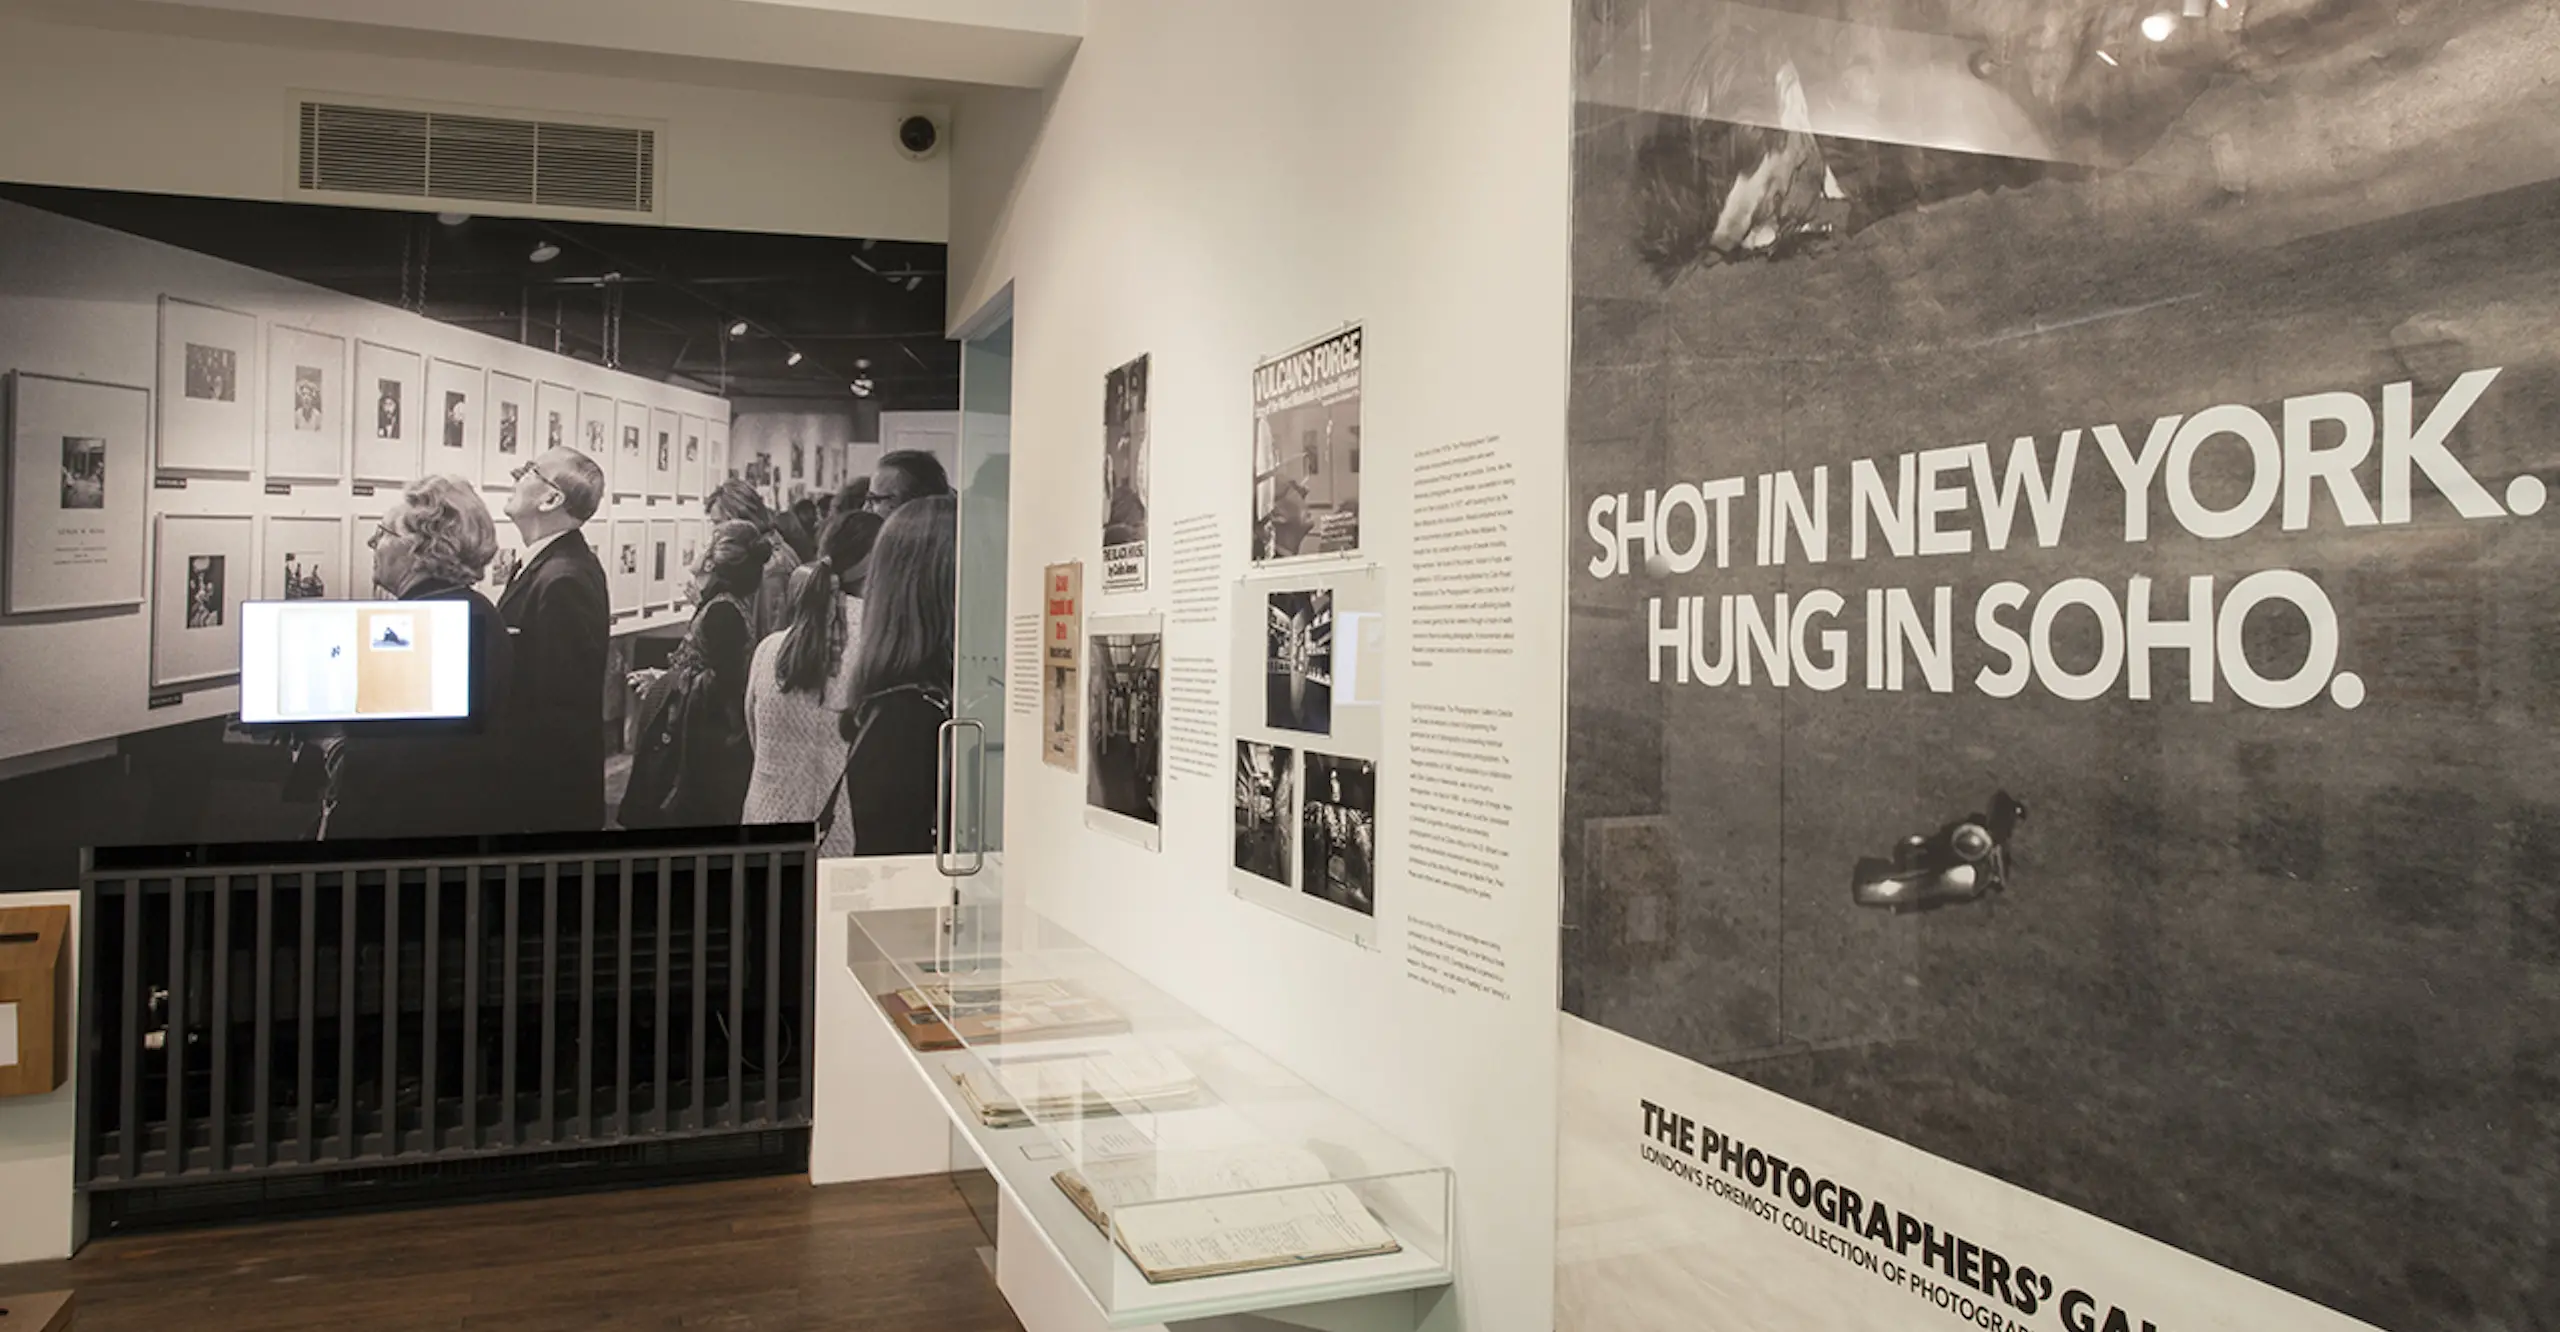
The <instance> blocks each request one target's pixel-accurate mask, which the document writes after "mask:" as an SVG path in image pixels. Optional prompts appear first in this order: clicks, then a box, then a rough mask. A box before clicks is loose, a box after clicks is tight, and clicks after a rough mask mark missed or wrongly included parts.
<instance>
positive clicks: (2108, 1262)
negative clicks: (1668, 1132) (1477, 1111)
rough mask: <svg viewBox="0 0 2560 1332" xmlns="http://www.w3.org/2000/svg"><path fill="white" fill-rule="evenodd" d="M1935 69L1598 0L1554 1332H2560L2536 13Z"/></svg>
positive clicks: (2546, 164)
mask: <svg viewBox="0 0 2560 1332" xmlns="http://www.w3.org/2000/svg"><path fill="white" fill-rule="evenodd" d="M1906 17H1907V16H1905V15H1900V14H1896V13H1894V12H1893V9H1892V7H1891V6H1885V5H1870V4H1851V5H1847V6H1839V5H1828V6H1813V5H1804V4H1797V3H1782V4H1776V5H1749V6H1745V5H1727V4H1722V3H1715V2H1714V0H1618V2H1617V3H1608V4H1590V5H1581V6H1576V19H1575V23H1576V27H1577V29H1578V33H1577V43H1576V45H1577V55H1576V59H1575V67H1576V70H1577V76H1576V78H1577V98H1576V101H1577V105H1576V108H1575V134H1574V138H1573V154H1574V169H1573V176H1572V180H1573V190H1574V193H1573V198H1572V201H1571V203H1572V219H1573V223H1572V225H1573V264H1572V273H1573V283H1574V321H1573V338H1572V345H1571V356H1572V381H1571V382H1572V389H1571V393H1572V400H1571V406H1570V413H1569V424H1568V434H1567V456H1568V460H1569V464H1570V466H1569V483H1568V489H1567V493H1566V495H1565V496H1564V508H1565V511H1566V513H1567V514H1568V515H1569V516H1570V518H1569V530H1570V532H1571V539H1570V541H1569V543H1568V545H1567V547H1566V548H1565V550H1564V551H1562V552H1561V556H1562V566H1561V572H1562V574H1563V576H1564V577H1565V578H1566V580H1567V585H1568V588H1569V614H1570V619H1569V622H1568V623H1569V629H1568V635H1567V640H1566V643H1565V645H1564V646H1565V651H1566V657H1567V659H1568V661H1569V672H1568V678H1567V707H1568V711H1567V716H1566V718H1565V728H1564V731H1565V736H1566V751H1567V757H1566V762H1567V771H1568V772H1569V773H1570V774H1571V778H1570V780H1568V781H1567V782H1565V783H1564V785H1563V788H1562V799H1563V819H1562V828H1561V833H1562V849H1563V852H1564V854H1563V857H1562V864H1563V867H1564V885H1565V903H1564V915H1565V918H1566V919H1567V920H1569V921H1571V922H1572V923H1573V925H1572V928H1570V929H1567V930H1565V931H1564V932H1563V933H1562V936H1561V938H1562V944H1563V954H1562V959H1561V961H1562V980H1563V990H1562V1000H1563V1006H1564V1008H1565V1010H1566V1013H1567V1014H1568V1018H1567V1022H1566V1029H1567V1031H1568V1033H1569V1036H1568V1040H1567V1045H1566V1051H1567V1058H1566V1059H1565V1061H1564V1080H1565V1084H1566V1087H1567V1108H1566V1110H1565V1113H1564V1121H1565V1124H1564V1135H1563V1139H1564V1141H1563V1146H1562V1157H1561V1161H1562V1167H1561V1170H1560V1185H1559V1194H1560V1205H1561V1207H1562V1209H1563V1210H1564V1211H1565V1213H1566V1214H1567V1215H1568V1216H1578V1217H1580V1218H1582V1220H1583V1222H1584V1223H1585V1224H1587V1225H1588V1226H1589V1227H1591V1229H1589V1230H1587V1231H1576V1230H1575V1229H1574V1228H1573V1227H1572V1226H1571V1225H1570V1224H1569V1225H1568V1227H1567V1231H1566V1234H1565V1236H1564V1242H1563V1246H1562V1247H1563V1248H1564V1249H1566V1250H1567V1251H1573V1252H1577V1254H1578V1256H1577V1257H1575V1258H1574V1259H1572V1260H1570V1261H1568V1262H1567V1263H1565V1264H1564V1265H1563V1266H1562V1268H1561V1269H1560V1271H1559V1274H1558V1283H1557V1284H1558V1296H1559V1298H1558V1317H1557V1326H1558V1328H1559V1329H1560V1332H1667V1330H1669V1329H1684V1330H1685V1329H1688V1328H1693V1327H1696V1326H1697V1325H1698V1322H1699V1316H1698V1312H1697V1311H1698V1310H1699V1309H1700V1308H1701V1307H1706V1302H1707V1301H1709V1300H1712V1301H1713V1302H1714V1306H1715V1307H1717V1308H1718V1309H1719V1310H1720V1314H1721V1316H1722V1317H1724V1318H1726V1319H1729V1320H1730V1321H1731V1323H1732V1324H1733V1325H1735V1326H1761V1327H1793V1326H1820V1327H1825V1328H1832V1329H1841V1330H1842V1332H1899V1329H1903V1328H1908V1327H1912V1326H1915V1325H1916V1321H1917V1320H1920V1319H1922V1318H1936V1319H1939V1320H1940V1321H1947V1320H1946V1318H1945V1316H1944V1315H1942V1314H1920V1313H1914V1312H1913V1311H1912V1305H1911V1302H1910V1300H1911V1296H1910V1292H1909V1290H1907V1289H1897V1288H1896V1286H1895V1283H1889V1282H1876V1281H1873V1280H1872V1279H1871V1278H1870V1277H1869V1276H1868V1275H1866V1274H1864V1273H1861V1272H1860V1271H1859V1270H1858V1269H1857V1268H1856V1267H1855V1266H1854V1265H1851V1264H1846V1263H1842V1262H1840V1261H1838V1260H1837V1259H1836V1258H1835V1257H1833V1256H1831V1255H1828V1254H1825V1253H1824V1251H1823V1250H1821V1249H1819V1248H1816V1247H1814V1246H1808V1245H1804V1244H1802V1243H1801V1242H1799V1241H1798V1240H1796V1239H1793V1238H1790V1237H1789V1235H1788V1233H1787V1229H1786V1228H1784V1227H1780V1226H1775V1225H1767V1224H1766V1222H1765V1221H1763V1220H1762V1219H1760V1218H1755V1217H1752V1216H1749V1215H1747V1214H1741V1213H1736V1215H1735V1216H1734V1217H1731V1218H1728V1217H1726V1216H1724V1215H1722V1213H1723V1212H1731V1211H1733V1210H1734V1209H1729V1208H1721V1207H1720V1205H1719V1204H1717V1203H1716V1202H1715V1201H1714V1200H1713V1196H1712V1194H1711V1193H1710V1194H1706V1195H1701V1194H1700V1193H1699V1192H1698V1190H1696V1189H1695V1188H1693V1187H1691V1185H1690V1183H1689V1182H1687V1181H1684V1180H1682V1179H1680V1178H1678V1177H1675V1176H1671V1175H1668V1174H1666V1173H1665V1172H1664V1171H1663V1170H1661V1169H1660V1168H1659V1167H1658V1166H1656V1165H1655V1164H1653V1163H1651V1162H1649V1161H1647V1160H1644V1159H1641V1158H1639V1157H1638V1156H1637V1155H1636V1153H1635V1151H1634V1150H1633V1149H1634V1147H1635V1133H1636V1129H1635V1127H1634V1124H1633V1120H1634V1108H1635V1106H1636V1104H1637V1101H1638V1099H1639V1098H1646V1099H1650V1100H1652V1101H1653V1102H1654V1103H1655V1104H1657V1105H1677V1106H1678V1107H1679V1113H1680V1114H1681V1115H1683V1116H1692V1117H1695V1118H1696V1119H1697V1121H1698V1122H1699V1123H1700V1124H1701V1126H1704V1125H1707V1124H1713V1125H1714V1126H1715V1127H1716V1128H1717V1129H1718V1130H1720V1131H1721V1132H1723V1133H1725V1134H1727V1135H1730V1136H1732V1137H1747V1138H1748V1140H1749V1142H1750V1144H1751V1146H1752V1147H1754V1148H1757V1149H1766V1150H1768V1151H1770V1152H1771V1153H1773V1154H1782V1155H1784V1156H1785V1157H1786V1158H1787V1159H1788V1160H1790V1161H1793V1162H1799V1163H1801V1164H1802V1165H1803V1166H1804V1167H1805V1168H1806V1169H1807V1170H1810V1171H1813V1172H1814V1173H1815V1174H1816V1175H1817V1176H1818V1175H1820V1174H1821V1173H1822V1172H1823V1171H1826V1170H1828V1171H1832V1172H1837V1173H1836V1174H1835V1177H1836V1178H1838V1179H1839V1180H1840V1182H1842V1183H1844V1184H1845V1183H1848V1182H1849V1181H1850V1172H1852V1171H1855V1172H1857V1173H1858V1174H1859V1175H1861V1176H1866V1177H1876V1178H1886V1179H1895V1180H1898V1181H1905V1183H1902V1184H1897V1186H1896V1196H1895V1197H1894V1198H1893V1199H1892V1205H1893V1206H1894V1207H1895V1208H1897V1209H1901V1214H1902V1215H1905V1216H1911V1215H1922V1216H1928V1217H1930V1218H1932V1220H1933V1223H1934V1224H1935V1225H1936V1226H1937V1227H1938V1228H1939V1233H1940V1234H1941V1235H1946V1234H1952V1233H1962V1234H1963V1235H1964V1236H1965V1237H1966V1240H1967V1241H1969V1242H1971V1243H1973V1244H1976V1245H1978V1246H1980V1247H1981V1248H1983V1249H1984V1250H1986V1251H1997V1252H1999V1253H2000V1254H2002V1255H2004V1256H2005V1259H2006V1260H2007V1261H2008V1262H2009V1263H2010V1264H2013V1265H2019V1266H2031V1267H2032V1268H2033V1269H2034V1270H2035V1271H2036V1272H2037V1273H2038V1274H2039V1275H2051V1276H2052V1277H2053V1278H2054V1279H2055V1281H2056V1293H2055V1300H2056V1301H2057V1302H2058V1304H2042V1305H2040V1307H2038V1308H2035V1309H2028V1308H2025V1307H2023V1305H2022V1304H2021V1303H2020V1302H2019V1301H2017V1300H2015V1299H2013V1298H2009V1299H2004V1298H2002V1296H2001V1294H2000V1293H1999V1292H1992V1299H1991V1300H1990V1301H1989V1302H1988V1303H1986V1304H1985V1306H1984V1307H1985V1309H1986V1311H1989V1312H1993V1313H1996V1314H1998V1315H1999V1316H2000V1317H2002V1318H2005V1319H2007V1320H2008V1321H2012V1322H2022V1323H2024V1322H2039V1321H2043V1320H2045V1319H2046V1318H2047V1317H2048V1315H2049V1314H2058V1316H2059V1318H2060V1321H2061V1323H2062V1324H2064V1325H2070V1324H2072V1323H2074V1322H2075V1320H2077V1321H2084V1322H2087V1323H2089V1324H2090V1325H2092V1326H2101V1327H2110V1326H2116V1325H2124V1326H2130V1327H2133V1328H2135V1329H2139V1328H2141V1327H2143V1326H2146V1325H2156V1326H2158V1327H2160V1328H2163V1329H2165V1328H2169V1327H2172V1326H2181V1325H2183V1326H2209V1325H2222V1326H2229V1327H2234V1328H2239V1327H2282V1328H2286V1329H2289V1330H2297V1329H2298V1330H2300V1332H2347V1330H2348V1329H2366V1328H2372V1327H2382V1328H2390V1329H2394V1332H2472V1330H2473V1329H2480V1328H2525V1327H2540V1326H2560V1245H2556V1244H2555V1242H2554V1240H2555V1235H2556V1234H2560V1232H2555V1230H2554V1227H2553V1217H2554V1216H2555V1215H2560V1211H2555V1204H2560V1117H2555V1116H2554V1115H2553V1114H2552V1113H2551V1107H2552V1104H2553V1097H2552V1094H2551V1088H2552V1086H2553V1085H2554V1077H2555V1071H2560V1054H2556V1053H2555V1052H2560V910H2555V909H2554V905H2553V903H2554V900H2555V899H2554V897H2553V895H2552V894H2551V892H2550V891H2549V890H2548V888H2547V878H2548V876H2547V875H2546V874H2545V873H2544V872H2543V866H2545V865H2546V864H2548V863H2549V862H2550V859H2551V855H2550V852H2551V849H2552V848H2555V847H2560V768H2555V767H2554V766H2553V765H2552V764H2551V763H2550V762H2549V761H2548V758H2549V755H2548V751H2549V748H2550V746H2549V744H2548V735H2549V725H2548V722H2547V719H2549V718H2552V717H2555V716H2560V670H2554V669H2552V663H2553V662H2554V661H2555V660H2560V658H2555V655H2554V654H2555V651H2560V634H2555V632H2554V626H2555V625H2560V580H2555V579H2554V578H2553V577H2552V576H2551V570H2552V569H2553V568H2554V567H2555V564H2560V524H2555V514H2554V511H2553V510H2552V508H2551V507H2550V506H2549V503H2548V501H2549V491H2550V487H2551V485H2552V484H2553V483H2554V482H2556V481H2560V468H2556V467H2555V456H2560V455H2555V454H2554V452H2553V441H2554V423H2555V422H2560V306H2555V305H2554V304H2553V303H2552V302H2550V301H2548V300H2546V299H2543V298H2542V293H2545V292H2549V291H2552V290H2555V289H2560V155H2555V154H2554V153H2553V152H2552V151H2550V150H2548V148H2542V149H2537V150H2535V151H2533V152H2530V153H2527V154H2524V155H2523V156H2522V157H2521V158H2519V156H2518V154H2517V152H2516V147H2515V146H2516V145H2517V144H2518V143H2519V142H2520V141H2521V140H2523V139H2532V140H2534V141H2536V142H2539V141H2540V140H2541V138H2542V136H2544V135H2545V134H2546V133H2547V131H2548V129H2549V127H2550V126H2552V125H2553V124H2556V123H2560V44H2556V43H2554V42H2553V41H2552V40H2551V28H2550V11H2549V8H2548V6H2547V5H2544V4H2541V3H2537V2H2535V0H2414V2H2413V3H2410V4H2405V5H2398V6H2392V7H2387V8H2386V9H2375V8H2372V7H2368V6H2362V5H2352V4H2351V5H2343V6H2321V5H2290V4H2282V5H2279V4H2254V5H2253V4H2248V3H2234V4H2230V5H2222V4H2217V3H2197V4H2163V5H2150V6H2103V5H2095V4H2091V5H2076V4H2026V3H2022V2H2015V0H2003V2H2002V3H1981V4H1965V5H1956V6H1950V7H1943V8H1941V9H1940V10H1939V11H1938V12H1937V14H1936V15H1935V16H1934V17H1933V18H1932V20H1931V21H1930V22H1928V23H1925V24H1916V23H1910V22H1907V21H1901V20H1903V19H1904V18H1906ZM1844 20H1845V21H1844ZM2528 293H2530V294H2528ZM1728 514H1729V515H1730V518H1729V521H1728V518H1727V515H1728ZM1656 518H1658V519H1659V520H1660V521H1659V522H1658V523H1653V524H1652V525H1651V526H1650V527H1649V528H1648V525H1649V523H1651V522H1652V520H1653V519H1656ZM1693 518H1695V519H1697V520H1698V521H1696V522H1694V523H1693V522H1692V521H1691V520H1692V519H1693ZM1906 524H1907V525H1906ZM1648 819H1651V820H1659V821H1660V822H1659V824H1658V825H1657V826H1658V827H1659V828H1660V832H1659V834H1658V835H1659V837H1660V838H1661V841H1662V843H1663V846H1662V847H1661V849H1660V853H1659V854H1653V853H1650V852H1648V853H1647V854H1642V855H1635V854H1617V853H1615V852H1613V851H1611V850H1610V848H1609V846H1608V843H1609V842H1611V841H1612V840H1614V839H1616V838H1617V837H1619V836H1620V835H1621V834H1620V832H1617V831H1613V830H1623V829H1625V828H1628V827H1631V826H1636V825H1635V824H1634V823H1633V822H1631V821H1636V820H1648ZM1573 1033H1579V1034H1578V1035H1575V1034H1573ZM1577 1051H1579V1052H1581V1053H1577ZM1586 1090H1587V1091H1588V1092H1589V1095H1590V1098H1591V1099H1590V1101H1589V1104H1588V1108H1587V1109H1585V1108H1581V1106H1580V1104H1579V1099H1578V1098H1580V1097H1581V1096H1582V1094H1583V1093H1584V1092H1585V1091H1586ZM2162 1143H2175V1144H2176V1147H2175V1149H2174V1150H2168V1151H2163V1150H2160V1144H2162ZM1924 1181H1925V1183H1924ZM1779 1205H1780V1206H1781V1207H1784V1206H1785V1205H1786V1204H1785V1203H1784V1201H1783V1200H1780V1202H1779ZM1807 1215H1808V1216H1810V1213H1809V1212H1808V1213H1807ZM2304 1218H2316V1219H2315V1220H2311V1221H2309V1222H2307V1224H2309V1225H2310V1226H2311V1232H2310V1234H2311V1236H2312V1237H2311V1238H2310V1239H2308V1240H2306V1232H2305V1230H2304V1229H2303V1226H2304V1224H2306V1222H2304V1221H2303V1219H2304ZM1813 1223H1814V1224H1815V1225H1817V1226H1819V1225H1820V1224H1821V1220H1820V1219H1819V1218H1814V1220H1813ZM1792 1224H1793V1222H1792V1221H1791V1222H1790V1225H1792ZM1763 1229H1765V1230H1766V1232H1767V1237H1766V1238H1763V1237H1761V1236H1760V1235H1759V1233H1758V1232H1760V1231H1761V1230H1763ZM1603 1234H1605V1235H1607V1236H1611V1237H1614V1236H1618V1235H1630V1234H1638V1235H1649V1234H1659V1235H1663V1236H1666V1242H1665V1243H1662V1244H1660V1245H1658V1246H1657V1245H1651V1244H1646V1243H1638V1244H1633V1245H1625V1246H1619V1245H1615V1244H1613V1243H1608V1242H1605V1241H1600V1240H1599V1236H1601V1235H1603ZM1671 1236H1676V1237H1677V1240H1676V1242H1671V1241H1670V1240H1669V1239H1668V1237H1671ZM2049 1269H2050V1270H2049ZM2101 1292H2103V1293H2102V1294H2101ZM1975 1293H1977V1294H1979V1293H1982V1292H1981V1288H1980V1287H1976V1288H1975ZM2009 1294H2010V1295H2011V1296H2014V1295H2015V1294H2016V1292H2014V1291H2012V1292H2009ZM2073 1294H2076V1295H2077V1298H2076V1299H2067V1298H2066V1296H2069V1295H2073ZM2093 1296H2094V1297H2095V1299H2094V1301H2092V1298H2091V1297H2093ZM2039 1299H2041V1297H2039ZM2031 1314H2032V1315H2033V1317H2032V1318H2030V1317H2029V1315H2031Z"/></svg>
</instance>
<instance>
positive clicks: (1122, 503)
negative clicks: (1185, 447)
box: [1102, 356, 1151, 592]
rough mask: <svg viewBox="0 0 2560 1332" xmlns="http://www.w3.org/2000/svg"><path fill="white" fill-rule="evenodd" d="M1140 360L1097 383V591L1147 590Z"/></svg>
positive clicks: (1143, 372)
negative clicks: (1099, 408) (1099, 471)
mask: <svg viewBox="0 0 2560 1332" xmlns="http://www.w3.org/2000/svg"><path fill="white" fill-rule="evenodd" d="M1150 362H1151V358H1150V357H1146V356H1141V357H1139V358H1138V359H1136V360H1134V361H1131V362H1129V363H1128V364H1126V365H1123V366H1121V367H1120V368H1118V369H1116V370H1113V371H1112V372H1111V373H1109V374H1107V375H1105V376H1103V380H1102V590H1103V591H1105V592H1136V591H1141V590H1144V589H1145V587H1146V585H1147V498H1148V493H1149V492H1148V489H1147V469H1148V466H1149V463H1150V461H1151V459H1150V455H1149V451H1148V449H1149V441H1148V437H1147V420H1148V415H1147V370H1148V366H1149V364H1150Z"/></svg>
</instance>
